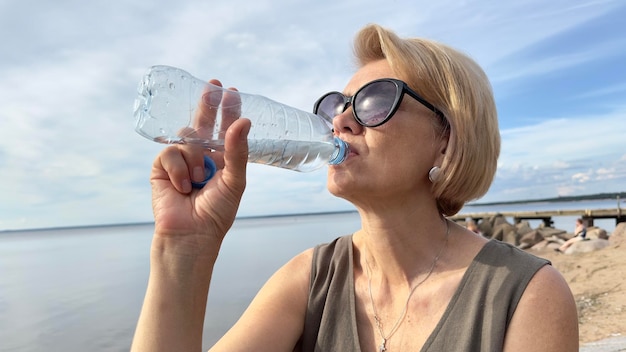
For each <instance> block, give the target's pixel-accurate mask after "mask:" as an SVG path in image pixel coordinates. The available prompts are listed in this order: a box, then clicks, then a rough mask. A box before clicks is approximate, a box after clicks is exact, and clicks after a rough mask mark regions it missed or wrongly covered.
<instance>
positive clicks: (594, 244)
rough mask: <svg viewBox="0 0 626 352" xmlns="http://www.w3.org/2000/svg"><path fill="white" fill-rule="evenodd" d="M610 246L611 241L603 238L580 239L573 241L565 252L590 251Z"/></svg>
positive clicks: (578, 252)
mask: <svg viewBox="0 0 626 352" xmlns="http://www.w3.org/2000/svg"><path fill="white" fill-rule="evenodd" d="M608 246H609V241H608V240H603V239H595V240H586V241H578V242H574V243H572V245H571V246H570V247H569V248H568V249H566V250H565V254H580V253H589V252H594V251H597V250H600V249H603V248H606V247H608Z"/></svg>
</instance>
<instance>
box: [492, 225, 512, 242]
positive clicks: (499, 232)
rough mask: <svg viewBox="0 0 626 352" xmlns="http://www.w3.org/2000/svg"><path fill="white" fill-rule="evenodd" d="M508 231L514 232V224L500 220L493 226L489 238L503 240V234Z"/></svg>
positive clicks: (506, 233)
mask: <svg viewBox="0 0 626 352" xmlns="http://www.w3.org/2000/svg"><path fill="white" fill-rule="evenodd" d="M510 232H515V233H517V232H516V231H515V226H513V225H511V224H509V223H508V222H500V223H499V224H498V225H496V226H494V228H493V235H491V238H493V239H496V240H499V241H503V240H504V235H508V234H509V233H510Z"/></svg>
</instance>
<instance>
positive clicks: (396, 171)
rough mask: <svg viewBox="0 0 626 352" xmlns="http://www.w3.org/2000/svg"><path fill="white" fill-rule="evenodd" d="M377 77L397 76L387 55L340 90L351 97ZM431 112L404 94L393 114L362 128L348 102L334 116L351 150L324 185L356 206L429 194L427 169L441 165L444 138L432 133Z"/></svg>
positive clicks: (334, 167)
mask: <svg viewBox="0 0 626 352" xmlns="http://www.w3.org/2000/svg"><path fill="white" fill-rule="evenodd" d="M379 78H397V79H399V77H397V76H396V75H395V74H394V73H393V71H392V70H391V67H390V66H389V64H388V63H387V61H386V60H380V61H374V62H371V63H369V64H367V65H365V66H363V67H362V68H361V69H359V70H358V71H357V72H356V73H355V75H354V76H353V77H352V79H351V80H350V82H349V83H348V85H347V86H346V88H345V90H344V91H343V93H344V94H345V95H346V96H352V95H353V94H354V93H355V92H356V91H357V90H358V89H359V88H360V87H362V86H363V85H365V84H366V83H368V82H371V81H373V80H375V79H379ZM434 119H436V117H435V115H434V114H433V112H432V111H430V110H429V109H427V108H426V107H424V106H423V105H421V104H420V103H419V102H417V101H416V100H415V99H413V98H411V97H410V96H409V95H408V94H405V95H404V97H403V99H402V103H401V104H400V107H399V108H398V110H397V111H396V113H395V114H394V115H393V116H392V117H391V119H389V121H387V122H386V123H385V124H383V125H381V126H378V127H363V126H361V125H360V124H358V123H357V121H356V120H355V119H354V117H353V115H352V107H349V108H348V109H347V110H346V111H344V112H343V113H342V114H340V115H337V116H336V117H335V118H334V119H333V128H334V131H335V135H337V136H338V137H339V138H341V139H343V140H344V141H346V142H347V143H348V144H349V145H350V155H349V156H348V158H347V159H346V161H344V162H343V163H342V164H340V165H335V166H331V167H330V168H329V172H328V189H329V191H330V192H331V193H332V194H334V195H336V196H338V197H342V198H345V199H347V200H349V201H351V202H353V203H355V204H357V205H358V203H360V202H365V203H367V202H381V201H382V202H384V201H389V200H396V201H402V200H403V199H404V197H415V196H418V197H423V196H430V194H431V192H430V187H431V183H430V181H429V180H428V171H429V170H430V169H431V168H432V167H433V166H435V165H437V166H441V162H442V160H443V153H444V152H445V147H446V139H443V138H441V136H436V135H435V129H434V127H433V126H434V125H433V124H434V121H435V120H434Z"/></svg>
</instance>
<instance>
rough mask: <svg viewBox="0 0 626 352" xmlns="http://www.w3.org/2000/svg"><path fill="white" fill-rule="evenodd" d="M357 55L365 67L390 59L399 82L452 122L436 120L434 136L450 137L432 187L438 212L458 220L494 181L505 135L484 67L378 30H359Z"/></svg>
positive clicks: (449, 51) (416, 40) (423, 41)
mask: <svg viewBox="0 0 626 352" xmlns="http://www.w3.org/2000/svg"><path fill="white" fill-rule="evenodd" d="M354 53H355V57H356V59H357V61H358V64H359V65H360V66H364V65H365V64H367V63H369V62H372V61H377V60H381V59H385V60H387V62H388V63H389V65H390V66H391V69H392V70H393V72H394V73H395V74H396V75H398V77H400V78H401V79H403V80H404V81H405V82H406V83H407V84H408V85H409V86H410V87H411V88H413V89H414V90H415V91H416V92H417V93H419V94H420V95H421V96H422V97H424V98H425V99H426V100H427V101H429V102H430V103H431V104H433V105H434V106H435V107H436V108H437V109H439V110H440V111H441V112H442V113H443V114H444V115H445V117H446V120H447V123H446V122H445V121H443V120H441V119H433V120H434V121H436V122H435V126H436V129H435V131H436V132H437V133H441V134H443V135H444V137H448V146H447V149H446V153H445V157H444V161H443V163H442V165H441V171H440V173H439V176H438V177H437V179H436V180H435V182H433V186H432V192H433V194H434V195H435V197H436V198H437V206H438V208H439V211H440V212H441V213H442V214H443V215H446V216H451V215H454V214H456V213H457V212H458V211H459V210H461V208H462V207H463V205H464V204H465V203H466V202H468V201H470V200H474V199H478V198H480V197H481V196H483V195H484V194H485V193H486V192H487V190H488V189H489V186H490V185H491V182H492V181H493V178H494V176H495V172H496V168H497V163H498V156H499V154H500V133H499V130H498V117H497V111H496V106H495V101H494V97H493V93H492V90H491V84H490V83H489V79H488V78H487V75H486V74H485V72H484V71H483V70H482V69H481V68H480V66H478V64H477V63H476V62H474V60H472V59H471V58H469V57H468V56H466V55H465V54H463V53H461V52H459V51H457V50H455V49H453V48H451V47H448V46H446V45H443V44H440V43H437V42H434V41H430V40H426V39H421V38H409V39H402V38H400V37H398V36H397V35H396V34H395V33H394V32H392V31H390V30H387V29H385V28H383V27H381V26H378V25H368V26H366V27H365V28H363V29H362V30H361V31H359V33H358V34H357V36H356V38H355V40H354ZM448 124H449V126H448Z"/></svg>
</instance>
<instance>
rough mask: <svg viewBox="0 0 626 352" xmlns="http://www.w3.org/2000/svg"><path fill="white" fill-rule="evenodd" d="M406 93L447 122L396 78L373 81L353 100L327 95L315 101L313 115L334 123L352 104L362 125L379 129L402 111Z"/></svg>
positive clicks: (332, 94)
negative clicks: (400, 108)
mask: <svg viewBox="0 0 626 352" xmlns="http://www.w3.org/2000/svg"><path fill="white" fill-rule="evenodd" d="M405 93H406V94H408V95H410V96H411V97H412V98H413V99H415V100H417V101H418V102H420V104H422V105H424V106H425V107H427V108H428V109H429V110H431V111H432V112H434V113H435V114H437V116H439V117H440V118H441V119H443V120H445V117H444V116H443V113H442V112H441V111H439V110H438V109H437V108H436V107H435V106H433V104H431V103H429V102H427V101H426V99H424V98H422V97H421V96H419V94H417V93H416V92H415V91H414V90H413V89H411V88H409V86H408V85H407V84H406V83H404V82H403V81H401V80H399V79H393V78H382V79H377V80H374V81H371V82H369V83H367V84H366V85H364V86H363V87H361V88H359V90H357V92H356V93H354V95H353V96H351V97H347V96H345V95H343V94H342V93H339V92H330V93H326V94H324V95H323V96H322V97H321V98H319V99H318V100H317V102H315V105H314V106H313V113H314V114H318V115H320V116H322V117H323V118H325V119H327V120H328V121H332V120H333V118H334V117H335V116H337V115H339V114H341V113H342V112H344V111H346V109H347V108H348V107H349V106H350V105H352V115H353V116H354V119H355V120H356V121H357V122H358V123H359V124H360V125H362V126H365V127H376V126H380V125H382V124H384V123H385V122H387V121H389V119H391V117H392V116H393V114H395V113H396V111H397V110H398V107H399V106H400V103H401V102H402V97H404V94H405Z"/></svg>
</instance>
